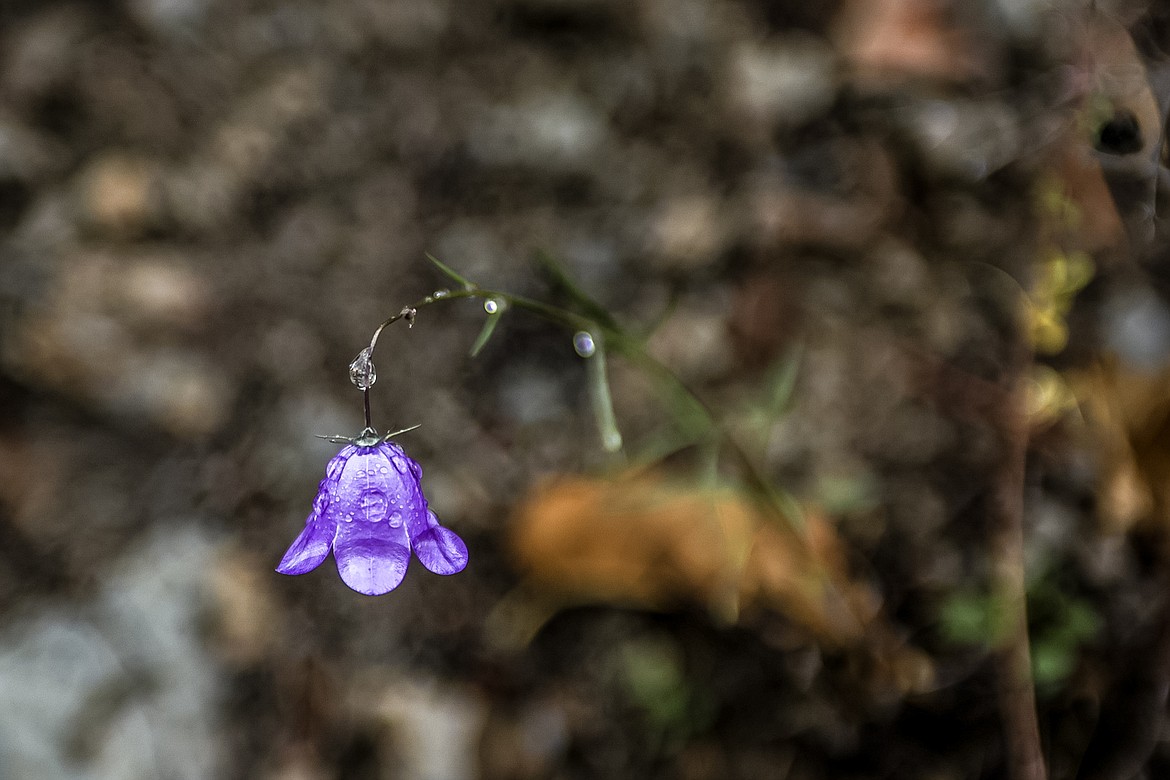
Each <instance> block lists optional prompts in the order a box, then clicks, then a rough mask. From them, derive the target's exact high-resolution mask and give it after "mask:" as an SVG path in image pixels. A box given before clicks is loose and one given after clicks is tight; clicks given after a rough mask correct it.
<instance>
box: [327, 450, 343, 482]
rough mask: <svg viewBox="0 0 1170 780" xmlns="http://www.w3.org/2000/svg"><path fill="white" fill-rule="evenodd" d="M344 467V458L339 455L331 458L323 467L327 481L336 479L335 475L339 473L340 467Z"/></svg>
mask: <svg viewBox="0 0 1170 780" xmlns="http://www.w3.org/2000/svg"><path fill="white" fill-rule="evenodd" d="M344 465H345V458H343V457H341V456H340V455H338V456H336V457H334V458H332V459H331V460H330V461H329V465H327V466H326V467H325V477H326V478H327V479H337V475H338V474H340V473H341V467H342V466H344Z"/></svg>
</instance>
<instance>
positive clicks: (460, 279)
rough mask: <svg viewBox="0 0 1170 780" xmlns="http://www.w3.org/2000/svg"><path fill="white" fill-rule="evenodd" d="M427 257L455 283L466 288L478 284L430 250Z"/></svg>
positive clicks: (469, 288)
mask: <svg viewBox="0 0 1170 780" xmlns="http://www.w3.org/2000/svg"><path fill="white" fill-rule="evenodd" d="M426 257H427V260H430V261H431V262H432V263H434V265H435V267H436V268H438V269H439V270H440V271H442V272H443V274H444V275H445V276H446V277H447V278H448V279H450V280H451V281H453V282H455V284H457V285H459V286H460V287H462V288H463V289H464V290H474V289H475V288H476V287H477V286H478V285H476V284H475V282H472V281H470V280H469V279H467V278H466V277H464V276H461V275H460V274H459V272H457V271H456V270H455V269H454V268H452V267H451V266H449V265H447V264H446V263H444V262H443V261H441V260H439V258H437V257H435V256H434V255H432V254H430V253H429V252H428V253H427V255H426Z"/></svg>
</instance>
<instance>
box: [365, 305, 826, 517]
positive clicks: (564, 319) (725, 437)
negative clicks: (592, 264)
mask: <svg viewBox="0 0 1170 780" xmlns="http://www.w3.org/2000/svg"><path fill="white" fill-rule="evenodd" d="M469 298H479V299H484V300H496V301H500V302H502V303H503V304H504V305H505V306H507V307H510V308H516V309H523V310H524V311H527V312H530V313H531V314H534V315H536V316H537V317H540V318H541V319H543V320H545V321H547V322H551V323H553V324H554V325H559V326H561V327H564V328H566V329H569V330H583V331H589V332H591V333H594V334H600V335H601V337H602V338H603V339H604V340H605V343H606V344H608V345H610V346H612V347H613V348H614V349H615V350H616V351H617V352H618V353H619V354H620V355H622V356H623V357H625V358H627V359H628V360H631V361H633V362H634V363H636V364H638V365H639V366H640V367H641V368H642V369H644V370H645V371H646V372H647V373H649V374H651V375H652V376H654V377H656V378H657V379H658V380H659V381H661V382H664V383H666V384H668V385H670V386H672V387H673V388H674V389H675V390H677V391H678V392H679V394H680V396H681V397H682V398H685V399H686V402H687V403H688V404H689V406H690V408H691V411H692V412H694V413H696V414H697V416H699V417H701V418H702V421H703V426H704V428H706V429H707V430H709V431H711V432H712V434H713V435H714V437H715V438H716V439H718V440H719V441H721V442H722V443H723V444H724V446H726V447H727V449H728V451H730V452H731V454H732V455H733V457H734V458H735V461H736V463H737V465H738V466H739V468H740V471H741V473H742V475H743V476H744V478H745V479H746V481H747V483H748V484H749V485H750V486H751V487H752V488H753V489H755V490H756V491H758V492H759V493H760V494H761V495H762V496H763V497H764V498H765V500H766V503H767V505H768V507H769V509H770V510H771V514H772V515H773V517H774V519H775V520H776V522H777V524H778V525H779V526H780V527H782V528H785V529H786V530H788V531H790V532H793V533H795V534H796V535H797V536H798V537H803V534H804V522H803V516H802V514H801V513H800V511H799V507H798V506H797V505H796V502H795V501H793V500H792V499H790V498H786V497H785V496H782V495H781V494H780V493H779V492H778V491H777V490H776V488H775V487H774V486H773V485H772V483H771V481H770V480H769V479H768V478H767V477H766V476H765V475H764V474H763V472H762V471H761V470H760V468H759V466H758V465H757V464H756V462H755V460H754V459H753V458H752V456H751V455H750V454H749V453H748V451H747V450H746V449H745V448H744V447H743V445H742V444H740V443H739V441H738V440H737V439H736V438H735V437H734V436H733V435H732V434H731V433H730V432H729V431H728V430H727V429H726V428H724V427H723V426H722V425H721V424H719V422H718V418H717V416H716V414H715V412H714V410H713V409H711V407H710V406H709V405H708V404H707V403H706V402H705V401H703V399H701V398H700V397H699V396H698V394H697V393H696V392H695V391H694V390H692V389H691V388H690V387H689V386H688V385H687V384H686V383H685V382H684V381H683V380H682V379H681V378H679V376H678V375H677V374H675V373H674V371H672V370H671V369H670V368H669V367H668V366H666V365H665V364H663V363H661V362H660V361H658V360H657V359H656V358H654V357H653V356H651V355H650V354H649V353H647V352H646V350H645V348H644V347H643V346H642V344H641V342H640V341H639V340H638V339H636V338H634V337H632V336H630V335H629V334H627V333H626V332H625V331H624V330H622V329H621V328H620V327H617V326H616V325H614V324H609V323H602V322H599V321H597V320H596V319H594V318H591V317H587V316H584V315H581V314H577V313H575V312H571V311H568V310H566V309H562V308H559V307H557V306H552V305H550V304H547V303H544V302H542V301H538V300H536V299H534V298H529V297H527V296H523V295H515V294H513V293H508V292H504V291H502V290H492V289H488V288H484V287H479V286H478V285H473V284H471V283H468V284H467V286H465V287H464V288H463V289H461V290H440V291H438V294H431V295H428V296H426V297H424V298H422V299H420V300H418V301H416V302H415V303H413V304H411V305H409V306H404V307H402V310H401V311H399V312H398V313H397V314H395V315H394V316H393V317H390V318H389V319H387V320H386V321H385V322H383V323H382V324H380V325H379V326H378V327H377V329H376V330H375V331H374V335H373V336H372V337H371V338H370V346H369V349H370V354H369V357H370V359H371V360H372V359H373V355H374V349H375V347H376V346H377V344H378V338H379V337H380V336H381V335H382V331H383V330H385V329H386V328H387V327H389V326H390V325H393V324H394V323H395V322H398V321H399V320H403V319H405V320H406V321H407V323H408V324H409V325H410V326H411V327H413V325H414V319H415V317H416V316H417V314H418V311H419V310H420V309H423V308H426V307H427V306H431V305H433V304H436V303H440V302H443V301H456V300H465V299H469ZM610 323H612V320H610ZM367 398H368V392H367ZM367 409H368V406H367ZM367 424H368V419H367Z"/></svg>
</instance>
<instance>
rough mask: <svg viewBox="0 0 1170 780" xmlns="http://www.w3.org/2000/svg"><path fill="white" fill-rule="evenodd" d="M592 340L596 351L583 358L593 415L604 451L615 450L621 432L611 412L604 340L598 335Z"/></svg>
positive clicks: (618, 446) (620, 443) (620, 439)
mask: <svg viewBox="0 0 1170 780" xmlns="http://www.w3.org/2000/svg"><path fill="white" fill-rule="evenodd" d="M594 342H595V344H596V348H597V351H596V352H594V353H593V354H592V355H591V356H590V357H587V358H585V373H586V375H587V377H588V380H589V390H590V397H591V399H592V401H593V416H594V417H595V418H596V419H597V430H598V433H600V434H601V446H602V447H603V448H604V449H605V451H606V452H617V451H618V450H620V449H621V448H622V433H621V431H619V430H618V427H617V416H616V415H615V414H614V413H613V397H612V396H611V395H610V392H609V374H608V372H607V370H606V364H605V361H606V356H605V342H604V341H603V340H602V339H601V338H600V337H599V336H598V337H595V338H594Z"/></svg>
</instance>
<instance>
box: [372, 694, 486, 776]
mask: <svg viewBox="0 0 1170 780" xmlns="http://www.w3.org/2000/svg"><path fill="white" fill-rule="evenodd" d="M376 706H377V711H378V714H379V715H380V716H381V718H382V719H383V721H384V722H385V723H386V724H387V725H389V726H391V728H392V729H393V733H394V737H393V739H394V744H395V747H396V748H397V750H398V752H399V753H400V754H401V756H402V759H403V761H402V765H401V766H399V767H398V769H399V771H400V774H399V776H400V777H403V778H406V780H472V779H473V778H476V777H479V776H480V773H479V761H478V759H477V755H476V754H477V752H478V742H479V734H480V730H481V728H482V723H483V719H484V704H483V702H482V700H481V699H480V698H479V697H478V696H475V695H474V694H472V693H470V692H468V691H464V690H460V689H458V688H454V687H443V688H440V687H437V686H428V685H426V684H420V683H418V682H417V681H415V682H405V681H403V682H399V683H397V684H392V685H390V686H387V687H386V689H385V691H384V692H383V695H382V697H381V699H380V701H379V702H378V704H377V705H376Z"/></svg>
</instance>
